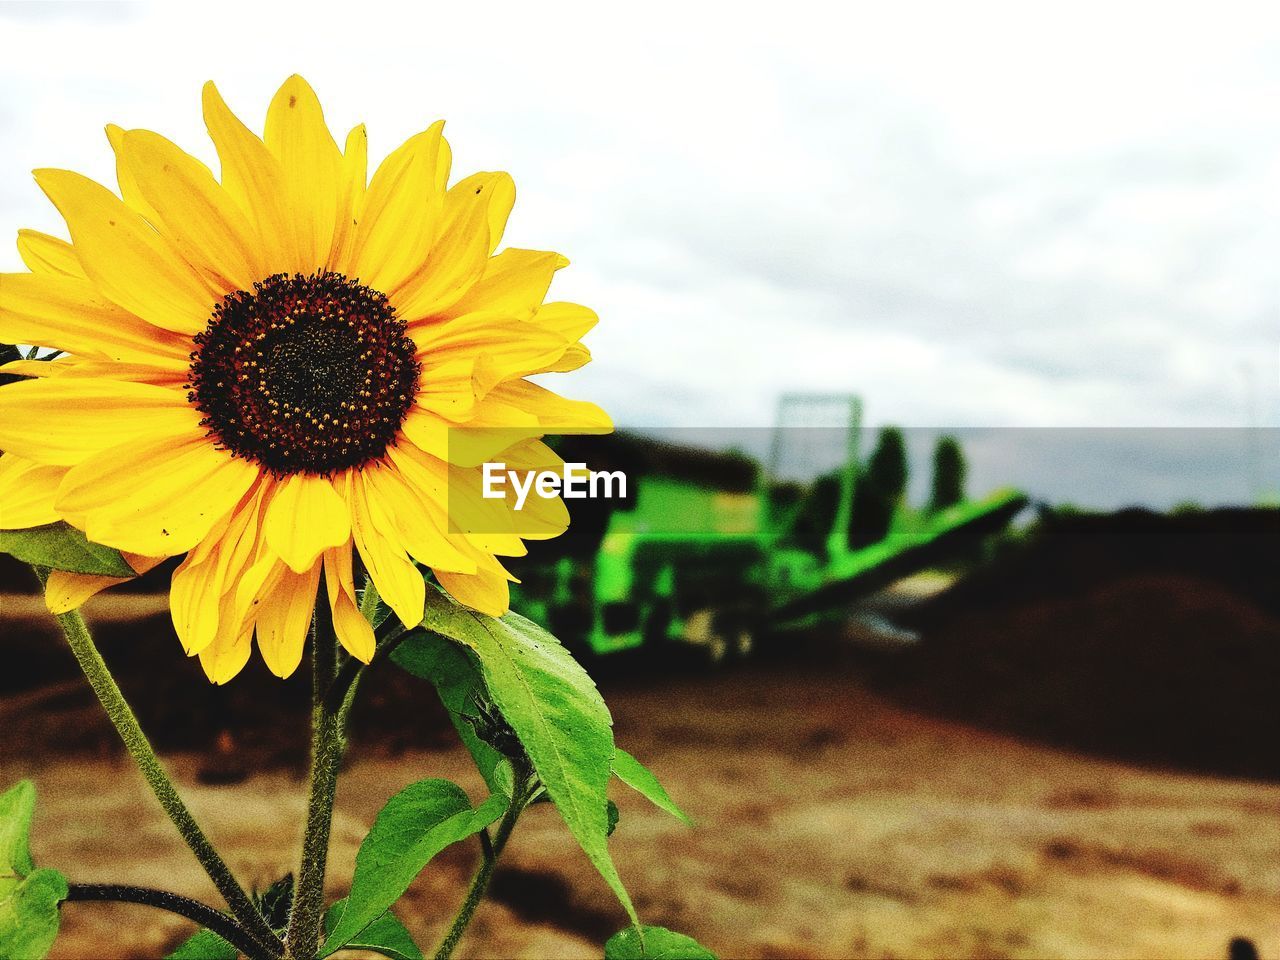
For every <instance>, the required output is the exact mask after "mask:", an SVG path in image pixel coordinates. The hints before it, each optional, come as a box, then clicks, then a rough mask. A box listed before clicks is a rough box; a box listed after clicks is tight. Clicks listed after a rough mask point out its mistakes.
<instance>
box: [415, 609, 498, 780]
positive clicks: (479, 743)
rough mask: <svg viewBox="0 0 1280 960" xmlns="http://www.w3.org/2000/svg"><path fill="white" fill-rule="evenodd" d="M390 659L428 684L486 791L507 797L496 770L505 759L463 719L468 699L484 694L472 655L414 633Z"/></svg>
mask: <svg viewBox="0 0 1280 960" xmlns="http://www.w3.org/2000/svg"><path fill="white" fill-rule="evenodd" d="M391 659H392V661H394V662H395V663H396V664H398V665H399V666H400V667H401V668H402V669H404V670H406V671H408V672H409V673H412V674H413V675H414V676H416V677H422V678H423V679H425V680H430V681H431V683H432V684H433V685H434V686H435V688H436V693H437V694H438V695H439V697H440V702H441V703H442V704H444V708H445V710H447V711H448V713H449V719H450V720H451V721H452V722H453V727H454V729H455V730H457V731H458V736H459V737H461V738H462V742H463V743H464V744H465V745H466V748H467V749H468V750H469V751H470V752H471V757H472V759H474V760H475V762H476V769H478V770H479V771H480V775H481V776H482V777H484V782H485V783H487V784H488V785H489V790H490V791H491V792H493V793H498V792H500V791H501V792H502V793H505V794H506V795H507V796H511V785H510V780H511V778H510V773H509V771H505V772H504V771H502V770H499V769H498V767H499V765H500V764H501V763H502V762H503V761H504V760H505V758H504V757H503V756H502V754H500V753H499V752H498V751H497V750H495V749H494V748H493V747H491V746H489V744H487V743H485V742H484V741H483V740H481V739H480V738H479V737H477V736H476V731H475V728H474V727H473V726H472V725H471V723H470V722H469V721H468V720H467V719H466V716H465V714H466V713H467V711H468V710H469V708H470V704H471V702H472V698H473V697H474V696H475V695H476V694H477V693H484V680H483V679H482V678H481V676H480V668H479V667H478V666H477V665H476V663H475V659H474V657H473V656H472V654H470V653H469V652H468V651H467V649H466V648H465V647H460V646H458V645H457V644H456V643H450V642H449V641H448V640H446V639H444V637H441V636H439V635H437V634H434V633H427V632H426V631H423V630H418V631H416V632H415V633H413V634H412V635H411V636H409V637H407V638H406V639H405V640H403V641H401V643H400V645H399V646H398V647H396V648H395V650H393V651H392V652H391Z"/></svg>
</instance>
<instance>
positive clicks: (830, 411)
mask: <svg viewBox="0 0 1280 960" xmlns="http://www.w3.org/2000/svg"><path fill="white" fill-rule="evenodd" d="M860 434H861V405H860V402H859V400H858V399H857V398H856V397H853V396H848V395H836V396H818V395H789V396H786V397H784V398H783V399H782V401H781V404H780V407H779V415H778V421H777V424H776V425H775V427H774V431H773V437H772V444H771V450H770V453H769V455H768V457H767V463H766V464H765V465H763V466H762V465H761V464H760V463H759V462H758V461H757V460H756V459H754V458H752V457H750V456H748V455H746V454H745V453H741V452H736V451H731V452H726V453H722V452H712V451H708V450H705V449H699V448H697V447H694V446H692V445H688V444H683V445H676V444H670V443H664V442H661V441H658V440H654V439H651V438H647V437H645V436H641V435H636V434H625V433H619V434H613V435H610V436H607V437H590V438H584V437H566V438H561V439H560V441H559V444H558V452H559V453H560V454H561V456H563V457H564V458H565V459H566V460H571V461H583V462H586V463H587V464H588V465H589V466H590V467H591V468H592V469H594V470H614V469H621V470H623V472H624V473H625V474H626V476H627V482H628V485H629V489H628V496H627V497H626V498H625V499H623V500H613V501H606V500H579V501H576V502H575V504H572V505H571V513H572V515H573V523H572V525H571V526H570V529H569V531H568V533H566V534H565V535H564V536H563V537H560V538H557V539H556V540H551V541H544V542H540V543H531V544H530V548H531V550H530V555H529V556H528V557H527V558H523V559H522V560H519V561H517V562H516V563H515V564H513V570H514V572H515V573H516V575H517V576H519V577H520V578H521V583H519V584H514V585H513V587H512V607H513V609H515V610H517V611H518V612H520V613H522V614H524V615H525V616H528V617H530V618H531V619H533V620H534V621H536V622H539V623H544V624H547V625H548V626H549V627H550V628H551V630H552V632H553V633H555V634H556V635H557V636H558V637H560V638H561V639H562V640H563V641H564V642H565V643H567V644H570V645H571V646H573V647H576V648H578V649H579V650H581V651H582V652H589V653H591V654H597V655H605V654H612V653H616V652H619V651H624V650H634V649H637V648H644V647H663V648H665V649H667V650H675V649H678V648H684V650H685V651H686V652H693V653H695V654H696V655H697V656H698V657H701V658H705V659H706V660H707V661H709V662H712V663H716V662H719V661H721V660H723V659H725V658H726V657H732V656H738V655H744V654H746V653H747V652H748V651H749V650H750V649H751V647H752V645H753V643H754V641H755V639H756V638H757V637H758V636H760V635H761V634H764V633H776V632H780V631H783V630H787V629H795V628H804V627H809V626H813V625H816V624H818V623H821V622H823V621H825V620H838V619H840V618H842V617H844V616H845V615H847V612H848V609H849V606H850V604H851V602H852V601H853V600H855V599H857V598H858V597H860V596H865V595H867V594H869V593H873V592H875V591H877V590H879V589H881V588H883V587H885V586H887V585H888V584H890V583H893V582H894V581H896V580H898V579H901V578H902V577H905V576H908V575H910V574H912V573H915V572H917V571H921V570H924V569H927V568H930V567H935V566H938V565H941V564H945V563H948V562H949V561H951V560H953V559H955V558H957V557H964V556H968V557H972V556H974V551H975V548H979V549H980V546H981V544H982V543H983V541H984V540H986V539H987V538H989V537H990V536H991V535H993V534H996V533H999V532H1000V531H1001V530H1003V529H1004V528H1005V527H1006V526H1007V525H1008V523H1009V522H1010V520H1011V519H1012V518H1013V517H1014V516H1015V515H1016V514H1017V513H1018V512H1019V511H1021V510H1022V508H1023V507H1024V506H1026V504H1027V499H1026V497H1025V496H1024V495H1023V494H1022V493H1020V492H1018V491H1016V490H1012V489H1003V490H998V491H995V492H993V493H991V494H989V495H987V496H985V497H983V498H981V499H978V500H962V501H960V502H958V503H956V504H954V505H951V506H948V507H946V508H945V509H941V510H929V509H912V508H910V507H908V506H907V505H906V503H905V500H904V499H901V498H900V499H899V501H898V502H896V503H895V504H894V505H893V506H892V509H891V516H890V515H889V514H886V522H887V529H886V530H883V531H877V533H876V537H877V539H876V540H875V541H874V542H870V543H867V542H866V536H865V525H864V528H863V535H862V536H861V537H860V536H858V535H857V532H858V530H859V526H858V516H857V511H858V509H859V506H858V505H859V504H860V503H862V502H863V500H864V498H860V497H859V496H858V493H859V490H858V488H859V483H860V482H861V481H862V474H863V471H862V469H861V466H860V463H861V461H860V458H859V451H858V446H859V436H860ZM805 442H808V443H809V444H810V445H814V444H816V445H817V446H818V447H819V448H821V449H820V450H819V451H818V452H819V453H823V454H825V456H826V458H828V459H833V458H834V459H835V460H836V461H837V462H836V464H835V466H834V467H829V468H828V469H826V470H824V471H823V472H821V473H820V474H819V475H818V476H816V477H813V478H810V479H808V480H798V479H796V478H795V477H794V476H788V470H789V469H791V470H793V471H794V470H795V469H796V467H797V464H796V463H795V461H796V459H797V456H796V449H795V448H796V447H797V446H800V447H803V446H804V445H805ZM810 453H813V451H810ZM799 459H800V460H802V461H803V460H804V459H805V457H804V456H803V455H802V456H800V458H799ZM798 466H799V467H800V468H801V469H803V467H804V464H803V463H801V464H799V465H798ZM855 543H860V545H857V546H855V545H854V544H855Z"/></svg>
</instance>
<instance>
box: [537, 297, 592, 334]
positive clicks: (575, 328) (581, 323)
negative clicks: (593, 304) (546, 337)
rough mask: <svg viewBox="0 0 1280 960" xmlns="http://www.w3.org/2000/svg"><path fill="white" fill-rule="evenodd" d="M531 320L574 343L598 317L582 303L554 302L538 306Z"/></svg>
mask: <svg viewBox="0 0 1280 960" xmlns="http://www.w3.org/2000/svg"><path fill="white" fill-rule="evenodd" d="M533 322H534V323H536V324H537V325H538V326H540V327H545V328H546V329H548V330H554V331H555V332H556V333H558V334H560V336H562V337H564V338H565V339H566V340H571V341H573V342H575V343H576V342H577V341H579V340H581V339H582V338H583V337H584V336H585V335H586V333H587V331H589V330H590V329H591V328H592V327H594V326H595V325H596V324H597V323H599V322H600V318H599V317H598V316H596V312H595V311H594V310H592V309H591V308H590V307H584V306H582V304H579V303H564V302H556V303H544V304H543V305H542V306H540V307H539V308H538V312H537V313H535V314H534V316H533Z"/></svg>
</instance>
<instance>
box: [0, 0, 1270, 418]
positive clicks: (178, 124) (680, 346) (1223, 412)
mask: <svg viewBox="0 0 1280 960" xmlns="http://www.w3.org/2000/svg"><path fill="white" fill-rule="evenodd" d="M1046 9H1047V8H1046V7H1045V6H1044V5H1040V4H1025V3H1022V4H998V5H997V4H978V5H974V4H947V5H941V4H939V5H911V4H907V5H900V4H892V5H890V4H883V5H878V6H876V7H864V6H856V5H855V6H853V7H846V8H837V7H836V6H835V5H833V4H829V3H821V4H819V3H808V2H799V3H797V2H791V3H787V4H785V5H777V4H770V5H767V6H765V5H761V6H752V5H735V6H733V7H728V6H718V5H709V4H708V5H699V4H691V3H688V2H684V3H670V4H663V3H659V4H645V5H643V6H635V5H628V6H626V7H622V6H615V5H607V4H598V3H597V4H559V3H557V4H542V5H528V4H523V5H516V4H510V5H501V4H499V5H493V4H486V5H484V6H483V7H478V6H475V5H462V4H457V5H451V6H450V7H448V8H440V9H437V8H434V7H432V6H429V5H425V4H424V5H415V6H413V7H410V6H409V5H405V4H400V5H396V6H395V7H391V6H379V5H376V4H361V5H359V6H358V7H355V6H352V5H343V6H341V7H336V6H335V7H325V6H323V5H320V6H317V5H306V6H301V5H299V6H283V5H280V6H277V5H266V4H256V5H247V6H228V5H226V4H216V5H215V4H200V5H180V4H167V5H155V6H146V7H144V6H136V7H135V6H126V7H119V6H115V5H112V6H110V7H107V8H105V9H104V8H101V7H94V8H93V9H92V10H90V11H86V10H84V9H76V8H74V7H70V8H68V7H66V6H65V5H59V7H58V8H57V9H56V10H50V9H48V8H46V7H38V8H34V9H33V8H31V7H29V6H26V5H24V6H21V7H18V6H13V5H6V6H4V7H0V18H3V19H0V29H3V31H4V35H5V48H6V57H5V58H4V59H3V61H2V62H0V83H2V84H3V91H4V92H3V93H0V131H3V142H4V144H5V147H4V150H3V151H2V153H0V164H2V166H0V204H2V205H3V209H4V210H5V213H6V217H5V225H6V227H7V228H8V229H10V230H13V229H16V228H17V227H19V226H35V227H39V228H42V229H49V230H58V229H59V227H58V221H57V218H56V215H55V214H54V213H53V212H52V210H51V208H49V207H48V206H47V204H45V202H44V201H43V198H42V197H41V196H40V195H39V192H38V191H37V190H36V189H35V187H34V185H33V184H32V183H31V181H30V179H29V177H28V172H29V170H30V169H32V168H33V167H37V166H67V167H72V168H75V169H78V170H81V171H83V172H85V173H88V174H90V175H92V176H95V177H98V178H100V179H103V180H108V181H109V180H110V178H111V176H112V164H111V160H110V156H109V151H108V150H107V148H106V143H105V138H103V137H102V136H101V135H100V130H101V126H102V124H103V123H105V122H107V121H113V122H118V123H121V124H123V125H126V126H148V127H151V128H153V129H158V130H161V131H163V132H165V133H166V134H167V135H169V136H172V137H173V138H174V139H176V140H177V141H178V142H180V143H182V144H183V145H184V146H186V147H188V148H189V149H192V150H193V151H194V152H197V153H198V154H199V155H201V156H202V157H203V158H205V159H207V160H210V161H212V160H213V157H212V151H211V150H210V148H209V147H208V144H207V141H206V140H205V138H204V135H203V130H202V128H201V123H200V119H199V112H198V103H199V88H200V84H201V83H202V82H203V81H204V80H205V79H208V78H213V79H215V80H217V81H218V83H219V86H220V88H221V89H222V90H223V92H224V94H225V95H226V97H227V98H228V100H229V101H230V102H231V104H232V106H233V107H234V108H236V109H237V110H239V111H240V112H241V113H242V114H243V115H244V116H245V117H246V119H247V120H249V122H250V123H251V125H255V126H257V125H260V122H261V120H260V118H261V115H262V112H263V111H264V110H265V105H266V102H267V100H268V99H269V97H270V95H271V93H272V92H273V90H274V88H275V86H276V85H277V84H278V83H279V81H280V80H281V79H282V78H283V76H284V75H285V74H287V73H289V72H292V71H294V70H297V71H299V72H301V73H303V74H304V75H305V76H306V77H307V78H308V79H309V80H310V81H311V82H312V83H313V85H314V86H315V87H316V88H317V90H318V92H319V93H320V95H321V98H322V100H323V101H324V103H325V105H326V110H327V116H328V117H329V119H330V122H331V123H332V125H333V126H334V127H335V129H338V130H339V131H340V132H341V131H345V130H346V129H347V128H348V127H350V126H351V125H354V124H355V123H357V122H361V121H365V122H368V124H369V129H370V137H371V141H372V149H373V151H374V152H375V153H384V152H386V151H387V150H389V149H391V148H392V147H393V146H394V145H395V144H396V143H397V142H398V139H399V138H403V137H404V136H406V135H408V134H410V133H412V132H414V131H416V130H417V129H421V128H422V127H423V126H424V125H425V124H426V123H427V122H429V121H431V120H433V119H435V118H436V117H438V116H444V117H447V118H448V119H449V133H450V136H451V140H452V142H453V145H454V150H455V169H456V170H458V171H462V172H467V171H470V170H474V169H494V168H502V169H508V170H510V171H511V172H512V173H513V174H514V175H515V177H516V180H517V184H518V186H519V189H520V198H519V202H518V205H517V212H516V215H515V217H514V218H513V221H512V224H511V230H510V233H509V235H508V242H510V243H512V244H513V245H521V246H534V247H543V248H553V249H557V250H562V251H563V252H565V253H566V254H567V255H568V256H569V257H570V258H571V259H572V260H573V262H574V266H573V267H571V268H570V269H569V270H567V271H565V273H564V274H562V277H561V279H560V280H558V281H557V287H556V289H555V293H556V295H558V296H561V297H565V298H570V299H580V300H583V301H584V302H588V303H590V304H592V305H593V306H595V307H597V308H598V309H599V311H600V313H601V315H602V318H603V322H602V324H601V326H600V327H599V328H598V330H597V332H596V333H594V334H593V335H592V339H591V345H592V347H593V351H594V353H595V355H596V358H597V359H596V362H595V363H594V364H592V365H591V366H590V367H589V368H587V370H585V371H584V372H583V373H581V374H576V375H574V377H573V378H572V379H568V380H564V381H562V382H563V383H564V384H565V389H566V392H569V393H571V394H576V395H579V396H592V397H596V398H600V399H602V401H603V402H605V403H606V405H607V406H608V407H609V408H610V409H611V410H612V411H613V412H614V413H615V415H616V417H617V418H618V419H619V420H621V421H624V422H630V423H634V424H646V423H668V424H670V423H680V422H690V421H691V420H694V419H696V420H698V421H701V422H706V423H717V424H733V423H739V424H762V423H766V422H768V420H769V418H770V416H771V413H772V407H773V403H774V400H775V398H776V396H777V395H778V393H780V392H782V391H784V390H800V389H817V390H838V389H848V390H853V391H857V392H859V393H862V394H863V395H864V397H865V399H866V403H867V410H868V414H869V416H870V417H871V419H872V420H875V421H897V422H904V423H912V424H931V425H956V424H976V425H1003V424H1019V425H1046V426H1050V425H1118V424H1146V425H1210V424H1217V425H1236V424H1239V423H1241V422H1243V420H1244V417H1245V411H1244V406H1243V404H1244V394H1245V387H1244V382H1245V379H1246V375H1245V374H1244V373H1243V371H1244V370H1246V369H1248V370H1251V371H1252V374H1251V376H1252V377H1253V381H1254V383H1255V393H1256V395H1257V404H1258V411H1259V412H1258V414H1257V415H1258V417H1259V419H1261V420H1263V421H1264V422H1270V423H1280V367H1278V364H1277V360H1278V357H1277V350H1276V341H1277V336H1276V334H1277V330H1278V328H1280V284H1278V283H1277V278H1276V271H1275V265H1276V261H1277V253H1280V117H1278V116H1277V114H1276V110H1275V104H1276V103H1277V102H1280V18H1278V16H1277V14H1276V12H1275V8H1274V5H1264V4H1237V5H1234V6H1232V5H1230V4H1225V5H1224V4H1213V5H1210V4H1202V5H1198V6H1196V7H1177V6H1176V5H1175V6H1171V5H1169V4H1166V3H1143V4H1127V5H1126V4H1116V3H1108V4H1097V5H1089V4H1085V5H1080V4H1072V5H1070V6H1063V7H1061V8H1059V9H1058V11H1057V12H1055V13H1049V12H1046ZM838 11H840V12H838ZM5 256H6V258H7V259H6V261H5V262H6V264H15V263H16V258H15V257H13V256H12V255H11V254H5Z"/></svg>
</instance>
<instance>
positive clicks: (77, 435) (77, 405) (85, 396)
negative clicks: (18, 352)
mask: <svg viewBox="0 0 1280 960" xmlns="http://www.w3.org/2000/svg"><path fill="white" fill-rule="evenodd" d="M0 410H3V416H0V450H6V451H8V452H10V453H16V454H18V455H19V456H21V457H26V458H27V459H29V460H36V461H38V462H40V463H48V464H57V465H62V466H72V465H74V464H77V463H80V462H81V461H83V460H84V459H85V458H87V457H90V456H92V455H94V454H96V453H99V452H100V451H103V450H106V449H108V448H110V447H115V446H117V445H119V444H122V443H127V442H130V441H133V440H136V439H139V438H142V437H154V436H156V435H161V436H163V437H165V438H166V439H170V438H172V437H174V436H182V435H187V436H192V437H196V438H198V439H200V440H201V441H204V437H203V433H204V431H203V430H202V429H201V428H200V426H199V423H200V414H199V412H198V411H196V409H195V408H194V407H192V406H191V405H190V404H188V403H187V402H186V399H185V397H183V395H182V394H181V393H179V392H178V391H176V390H171V389H168V388H166V387H158V386H155V385H153V384H146V383H117V382H115V381H111V380H84V379H80V378H77V377H50V378H48V379H45V380H23V381H20V382H18V383H11V384H8V385H6V386H4V387H0ZM170 442H171V439H170ZM204 442H206V443H208V441H204ZM209 445H210V446H212V444H209ZM125 473H126V474H127V473H128V469H127V467H125ZM184 549H185V548H184ZM138 552H139V553H146V552H147V551H146V550H145V549H139V550H138ZM160 552H163V551H160ZM174 552H175V553H178V552H181V551H174Z"/></svg>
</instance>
